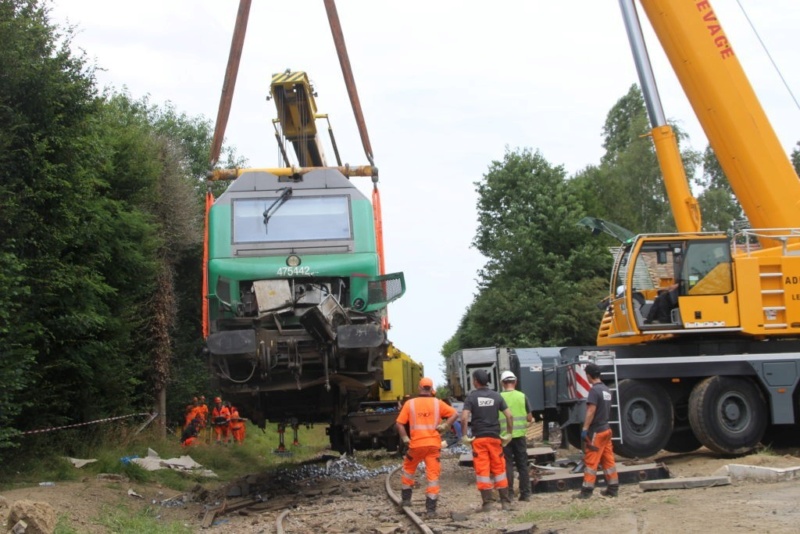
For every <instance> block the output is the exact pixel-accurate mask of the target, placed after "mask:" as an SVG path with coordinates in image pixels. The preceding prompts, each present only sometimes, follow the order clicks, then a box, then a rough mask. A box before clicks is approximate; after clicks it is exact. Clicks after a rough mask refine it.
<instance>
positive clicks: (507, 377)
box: [500, 371, 517, 382]
mask: <svg viewBox="0 0 800 534" xmlns="http://www.w3.org/2000/svg"><path fill="white" fill-rule="evenodd" d="M500 381H501V382H511V381H514V382H516V381H517V375H515V374H514V373H512V372H511V371H503V374H502V375H500Z"/></svg>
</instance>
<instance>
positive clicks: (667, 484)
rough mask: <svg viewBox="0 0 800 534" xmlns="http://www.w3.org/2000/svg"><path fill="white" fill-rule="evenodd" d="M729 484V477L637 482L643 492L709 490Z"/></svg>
mask: <svg viewBox="0 0 800 534" xmlns="http://www.w3.org/2000/svg"><path fill="white" fill-rule="evenodd" d="M730 483H731V477H728V476H711V477H683V478H667V479H664V480H645V481H644V482H639V488H640V489H642V490H643V491H652V490H666V489H692V488H711V487H714V486H727V485H728V484H730Z"/></svg>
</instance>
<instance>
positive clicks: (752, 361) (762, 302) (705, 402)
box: [517, 0, 800, 457]
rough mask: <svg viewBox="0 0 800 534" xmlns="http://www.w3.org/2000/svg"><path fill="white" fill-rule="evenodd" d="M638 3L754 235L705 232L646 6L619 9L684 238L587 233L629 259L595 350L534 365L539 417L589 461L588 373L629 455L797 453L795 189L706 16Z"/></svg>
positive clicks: (689, 8)
mask: <svg viewBox="0 0 800 534" xmlns="http://www.w3.org/2000/svg"><path fill="white" fill-rule="evenodd" d="M640 4H641V6H642V7H643V10H644V12H645V13H646V15H647V17H648V19H649V20H650V22H651V25H652V27H653V30H654V31H655V34H656V35H657V37H658V39H659V40H660V43H661V46H662V47H663V49H664V51H665V52H666V55H667V57H668V59H669V61H670V63H671V65H672V68H673V69H674V71H675V72H676V74H677V76H678V79H679V81H680V83H681V85H682V86H683V88H684V91H685V93H686V95H687V97H688V99H689V101H690V103H691V104H692V106H693V109H694V111H695V113H696V115H697V117H698V119H699V121H700V123H701V125H702V127H703V129H704V131H705V133H706V136H707V137H708V140H709V142H710V144H711V146H712V147H713V149H714V151H715V153H716V156H717V158H718V160H719V162H720V165H721V166H722V169H723V170H724V172H725V174H726V176H727V177H728V179H729V181H730V184H731V187H732V189H733V191H734V193H735V195H736V197H737V198H738V200H739V202H740V204H741V206H742V208H743V210H744V213H745V215H746V216H747V218H748V219H749V222H750V225H751V228H749V229H744V230H742V231H740V232H738V233H737V234H735V235H727V234H723V233H710V232H703V231H702V225H701V220H700V211H699V209H698V205H697V202H696V200H695V199H694V198H693V197H692V194H691V191H690V188H689V185H688V181H687V179H686V176H685V172H684V168H683V165H682V163H681V159H680V153H679V150H678V146H677V142H676V139H675V135H674V133H673V131H672V129H671V128H670V126H669V125H668V124H667V122H666V120H665V118H664V113H663V110H662V108H661V103H660V100H659V96H658V91H657V88H656V84H655V79H654V76H653V73H652V70H651V67H650V63H649V59H648V56H647V50H646V47H645V43H644V38H643V34H642V30H641V26H640V24H639V19H638V16H637V13H636V6H635V5H634V3H633V0H620V7H621V9H622V13H623V17H624V19H625V25H626V30H627V32H628V37H629V40H630V44H631V49H632V51H633V55H634V59H635V63H636V67H637V71H638V74H639V79H640V83H641V87H642V90H643V93H644V96H645V103H646V106H647V111H648V115H649V117H650V120H651V123H652V131H651V136H652V138H653V141H654V144H655V149H656V154H657V156H658V160H659V165H660V167H661V170H662V174H663V177H664V181H665V185H666V190H667V195H668V198H669V202H670V205H671V209H672V212H673V215H674V218H675V222H676V226H677V230H678V231H677V232H675V233H669V234H641V235H633V234H630V233H626V232H624V231H622V230H621V229H619V227H615V226H614V225H612V224H609V223H606V222H605V221H602V220H599V219H591V218H587V219H584V220H583V221H581V222H582V223H583V224H585V225H587V226H590V227H591V228H592V229H593V230H594V231H596V232H600V231H605V232H607V233H609V234H611V235H615V236H616V237H617V238H619V239H620V241H621V243H622V246H621V247H620V249H619V253H618V255H617V257H616V261H615V265H614V269H613V272H612V275H611V282H610V284H609V293H608V296H607V297H606V299H605V300H604V301H603V303H604V308H605V312H604V316H603V319H602V322H601V325H600V329H599V332H598V336H597V346H595V347H565V348H561V349H560V350H559V353H560V356H559V357H558V358H557V359H555V360H553V359H548V358H540V361H539V362H536V365H537V366H541V367H542V368H543V370H544V372H543V374H542V377H543V379H542V383H541V384H540V385H539V387H540V388H541V389H542V391H543V395H542V398H544V400H545V403H544V404H545V405H544V408H543V409H542V410H541V414H540V415H541V416H542V417H543V418H544V419H545V421H556V422H557V423H559V424H560V425H561V426H562V427H563V428H564V429H565V430H566V436H567V438H568V439H569V441H570V443H571V444H572V445H573V446H576V447H579V446H580V428H581V426H580V425H581V423H582V421H583V417H584V411H585V403H584V402H583V397H584V396H583V395H582V394H581V389H582V388H581V387H579V386H581V378H582V377H581V373H582V368H583V366H584V365H585V364H586V363H588V362H590V361H594V362H596V363H597V364H599V365H601V367H602V369H603V376H602V378H603V381H604V382H606V383H607V385H609V387H610V388H611V389H612V390H613V391H615V394H616V401H615V404H614V408H613V411H614V414H615V417H613V418H614V419H615V421H614V422H613V423H612V427H614V436H615V437H614V439H615V449H616V451H617V452H618V453H619V454H621V455H623V456H628V457H647V456H650V455H653V454H655V453H657V452H658V451H660V450H662V449H666V450H668V451H674V452H688V451H693V450H695V449H697V448H699V447H701V446H703V445H704V446H706V447H707V448H709V449H711V450H712V451H714V452H716V453H719V454H723V455H738V454H745V453H747V452H749V451H752V450H753V449H754V448H755V447H757V446H758V445H759V443H760V442H762V441H764V442H773V443H774V442H779V441H782V440H791V439H798V438H800V425H799V424H798V423H799V422H800V420H798V413H797V412H798V408H800V404H799V403H800V391H799V390H798V387H797V384H798V379H800V210H798V205H799V204H800V181H798V176H797V174H796V173H795V171H794V169H793V167H792V165H791V163H790V161H789V159H788V157H787V155H786V154H785V153H784V151H783V149H782V147H781V145H780V143H779V141H778V138H777V136H776V135H775V133H774V131H773V129H772V127H771V125H770V123H769V121H768V120H767V118H766V115H765V114H764V111H763V110H762V108H761V105H760V104H759V102H758V99H757V98H756V96H755V94H754V92H753V90H752V88H751V86H750V84H749V81H748V80H747V77H746V76H745V74H744V71H743V70H742V67H741V65H740V64H739V61H738V59H737V57H736V54H735V52H734V49H733V48H732V46H731V43H730V42H729V40H728V38H727V37H726V35H725V32H724V30H723V29H722V26H721V24H720V22H719V20H718V19H717V17H716V14H715V12H714V10H713V8H712V7H711V5H710V2H708V1H706V0H697V1H695V0H692V1H688V2H676V1H674V0H640ZM661 292H665V293H666V296H664V297H659V294H660V293H661ZM667 296H669V298H667ZM670 299H671V300H670ZM656 305H665V306H667V307H668V309H667V313H666V316H662V318H661V320H658V321H655V320H653V315H652V314H650V313H649V310H650V309H651V308H652V307H653V306H656ZM648 316H650V317H649V319H648ZM517 350H519V349H517ZM545 377H547V378H545ZM583 386H584V387H585V384H584V385H583ZM798 441H800V439H798Z"/></svg>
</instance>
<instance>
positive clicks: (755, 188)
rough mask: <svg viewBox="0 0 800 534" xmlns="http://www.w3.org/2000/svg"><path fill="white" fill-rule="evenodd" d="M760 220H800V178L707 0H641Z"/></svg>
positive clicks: (757, 223) (783, 224)
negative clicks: (799, 178) (799, 179)
mask: <svg viewBox="0 0 800 534" xmlns="http://www.w3.org/2000/svg"><path fill="white" fill-rule="evenodd" d="M640 2H641V4H642V7H643V9H644V11H645V13H646V15H647V18H648V19H649V20H650V24H651V25H652V27H653V30H654V31H655V33H656V36H657V37H658V39H659V41H660V43H661V46H662V48H663V49H664V52H665V53H666V55H667V57H668V59H669V61H670V63H671V65H672V68H673V70H674V71H675V73H676V75H677V77H678V80H679V81H680V83H681V86H682V87H683V90H684V92H685V93H686V96H687V97H688V99H689V102H690V103H691V105H692V108H693V109H694V112H695V115H697V118H698V120H699V121H700V124H701V125H702V127H703V130H704V131H705V134H706V137H708V140H709V143H710V144H711V146H712V147H713V148H714V152H715V153H716V156H717V159H718V160H719V163H720V165H721V166H722V169H723V170H724V171H725V175H726V176H727V177H728V180H729V181H730V184H731V187H732V188H733V191H734V193H735V194H736V197H737V198H738V200H739V202H740V203H741V205H742V209H743V210H744V213H745V215H747V218H748V219H749V220H750V224H751V225H752V227H754V228H796V227H798V226H800V209H798V208H800V181H798V178H797V174H796V173H795V171H794V168H793V167H792V164H791V162H790V161H789V158H788V157H787V155H786V153H785V151H784V150H783V147H782V146H781V144H780V141H779V140H778V136H777V135H776V134H775V131H774V130H773V128H772V125H771V124H770V123H769V120H768V119H767V116H766V114H765V113H764V110H763V108H762V107H761V104H760V103H759V101H758V98H757V97H756V95H755V92H754V91H753V88H752V87H751V85H750V82H749V81H748V79H747V76H746V75H745V73H744V70H743V69H742V66H741V64H740V63H739V60H738V58H737V57H736V54H735V52H734V49H733V48H732V47H731V44H730V42H729V41H728V37H727V36H726V35H725V31H724V30H723V29H722V26H721V25H720V22H719V20H718V19H717V16H716V14H715V12H714V10H713V8H712V7H711V5H710V3H709V1H708V0H689V1H687V0H683V1H680V2H677V1H674V0H640Z"/></svg>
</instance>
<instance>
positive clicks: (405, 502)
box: [400, 488, 411, 506]
mask: <svg viewBox="0 0 800 534" xmlns="http://www.w3.org/2000/svg"><path fill="white" fill-rule="evenodd" d="M400 494H401V495H402V497H401V498H402V500H401V501H400V506H411V489H410V488H409V489H404V490H401V491H400Z"/></svg>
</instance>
